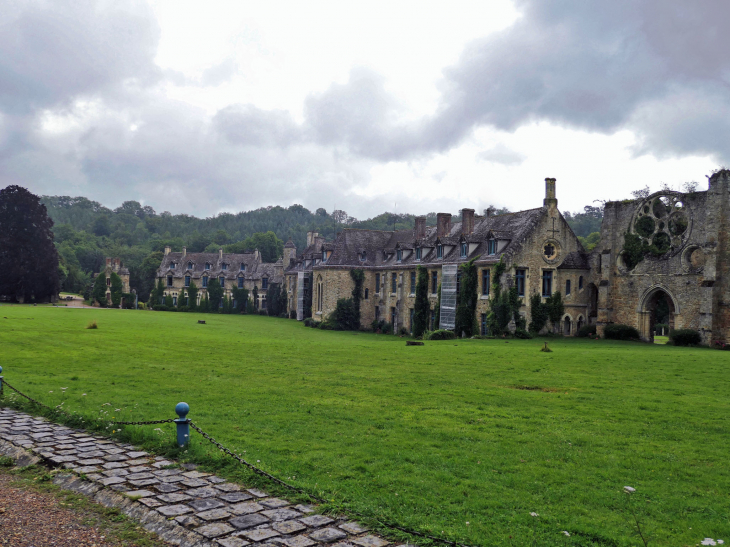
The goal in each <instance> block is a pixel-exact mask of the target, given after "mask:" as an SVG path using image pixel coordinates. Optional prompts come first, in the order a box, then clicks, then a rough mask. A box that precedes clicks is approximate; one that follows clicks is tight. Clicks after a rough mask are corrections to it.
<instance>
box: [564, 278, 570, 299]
mask: <svg viewBox="0 0 730 547" xmlns="http://www.w3.org/2000/svg"><path fill="white" fill-rule="evenodd" d="M569 294H570V279H567V280H566V281H565V296H568V295H569Z"/></svg>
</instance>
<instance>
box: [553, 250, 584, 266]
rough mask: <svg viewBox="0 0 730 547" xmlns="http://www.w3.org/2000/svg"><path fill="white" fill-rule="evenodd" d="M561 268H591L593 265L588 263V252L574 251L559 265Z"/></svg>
mask: <svg viewBox="0 0 730 547" xmlns="http://www.w3.org/2000/svg"><path fill="white" fill-rule="evenodd" d="M558 269H559V270H590V269H591V266H590V264H589V263H588V253H585V252H582V251H573V252H572V253H568V255H567V256H566V257H565V259H564V260H563V263H562V264H561V265H560V266H558Z"/></svg>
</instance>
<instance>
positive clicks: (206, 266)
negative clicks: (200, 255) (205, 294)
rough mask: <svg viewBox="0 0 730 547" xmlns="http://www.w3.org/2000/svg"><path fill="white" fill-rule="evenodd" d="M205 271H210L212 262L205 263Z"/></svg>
mask: <svg viewBox="0 0 730 547" xmlns="http://www.w3.org/2000/svg"><path fill="white" fill-rule="evenodd" d="M205 269H206V270H210V262H206V263H205Z"/></svg>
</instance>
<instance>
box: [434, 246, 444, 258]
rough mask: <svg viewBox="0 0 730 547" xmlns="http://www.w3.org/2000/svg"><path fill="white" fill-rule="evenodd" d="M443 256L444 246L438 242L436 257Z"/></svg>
mask: <svg viewBox="0 0 730 547" xmlns="http://www.w3.org/2000/svg"><path fill="white" fill-rule="evenodd" d="M443 257H444V246H443V245H441V244H440V243H439V244H438V245H437V246H436V258H443Z"/></svg>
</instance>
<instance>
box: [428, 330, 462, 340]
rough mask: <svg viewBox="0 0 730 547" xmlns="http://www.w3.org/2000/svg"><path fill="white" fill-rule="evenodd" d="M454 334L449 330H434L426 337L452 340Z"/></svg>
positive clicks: (454, 336)
mask: <svg viewBox="0 0 730 547" xmlns="http://www.w3.org/2000/svg"><path fill="white" fill-rule="evenodd" d="M455 338H456V334H454V332H453V331H450V330H443V329H442V330H435V331H433V332H432V333H431V335H430V336H429V337H428V339H429V340H454V339H455Z"/></svg>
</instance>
